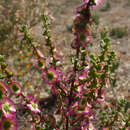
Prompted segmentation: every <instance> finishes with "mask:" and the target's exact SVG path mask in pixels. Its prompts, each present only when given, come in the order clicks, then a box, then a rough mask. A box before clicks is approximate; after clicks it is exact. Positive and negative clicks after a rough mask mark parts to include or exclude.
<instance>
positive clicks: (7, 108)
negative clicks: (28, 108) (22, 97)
mask: <svg viewBox="0 0 130 130" xmlns="http://www.w3.org/2000/svg"><path fill="white" fill-rule="evenodd" d="M0 107H1V109H2V112H3V114H4V116H5V117H6V118H9V117H11V116H12V115H13V114H14V113H15V112H16V107H15V105H14V102H13V101H12V100H10V99H9V98H7V97H6V98H4V100H3V101H2V102H1V104H0Z"/></svg>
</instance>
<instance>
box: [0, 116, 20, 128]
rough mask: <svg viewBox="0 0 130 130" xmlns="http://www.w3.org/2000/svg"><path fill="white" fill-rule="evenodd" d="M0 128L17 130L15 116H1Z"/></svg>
mask: <svg viewBox="0 0 130 130" xmlns="http://www.w3.org/2000/svg"><path fill="white" fill-rule="evenodd" d="M0 130H18V124H17V120H16V118H15V117H14V116H11V117H9V118H5V117H2V120H1V121H0Z"/></svg>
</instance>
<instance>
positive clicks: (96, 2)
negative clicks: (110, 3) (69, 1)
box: [92, 0, 102, 7]
mask: <svg viewBox="0 0 130 130" xmlns="http://www.w3.org/2000/svg"><path fill="white" fill-rule="evenodd" d="M94 2H95V5H94V6H92V7H97V6H99V5H101V3H102V0H94Z"/></svg>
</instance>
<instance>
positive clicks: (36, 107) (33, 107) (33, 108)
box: [27, 99, 41, 113]
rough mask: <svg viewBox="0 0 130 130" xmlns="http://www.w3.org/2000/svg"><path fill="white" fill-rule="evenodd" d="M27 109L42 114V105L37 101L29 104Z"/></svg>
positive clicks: (31, 101)
mask: <svg viewBox="0 0 130 130" xmlns="http://www.w3.org/2000/svg"><path fill="white" fill-rule="evenodd" d="M27 107H28V108H29V109H30V110H31V111H32V112H34V113H39V112H41V110H40V105H39V103H38V101H36V100H35V99H33V100H30V101H29V103H27Z"/></svg>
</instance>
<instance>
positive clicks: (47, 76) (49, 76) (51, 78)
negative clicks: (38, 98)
mask: <svg viewBox="0 0 130 130" xmlns="http://www.w3.org/2000/svg"><path fill="white" fill-rule="evenodd" d="M58 78H59V76H58V72H57V71H56V70H55V69H53V68H50V69H48V70H46V71H43V73H42V79H43V81H45V82H46V83H47V84H54V83H55V82H56V81H57V80H58Z"/></svg>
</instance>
